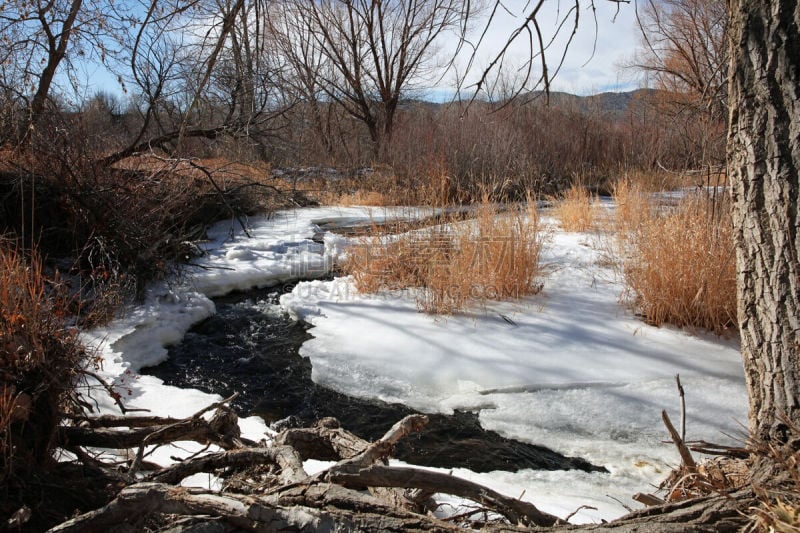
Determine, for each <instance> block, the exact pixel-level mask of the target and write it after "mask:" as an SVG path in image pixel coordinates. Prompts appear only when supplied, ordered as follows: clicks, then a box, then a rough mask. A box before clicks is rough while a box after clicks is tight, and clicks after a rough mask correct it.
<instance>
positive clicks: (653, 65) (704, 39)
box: [635, 0, 729, 121]
mask: <svg viewBox="0 0 800 533" xmlns="http://www.w3.org/2000/svg"><path fill="white" fill-rule="evenodd" d="M637 14H638V17H637V21H638V24H639V28H640V30H641V33H642V41H643V52H642V53H641V54H640V56H639V57H638V58H637V61H636V65H635V66H636V67H638V68H639V69H641V70H643V71H645V72H647V73H649V74H650V78H651V82H652V83H653V84H654V85H655V88H657V89H661V90H662V91H664V92H666V93H669V94H670V95H672V97H673V98H675V99H677V101H676V102H675V103H676V104H677V105H678V106H679V107H681V108H686V107H690V108H691V111H692V112H694V113H696V112H698V111H700V112H703V113H706V114H708V115H709V116H710V117H711V118H712V119H714V120H717V121H724V120H726V119H727V112H728V111H727V109H728V107H727V95H728V62H729V58H728V14H727V11H726V6H725V2H724V0H659V1H656V0H646V2H645V3H644V7H643V9H641V10H637Z"/></svg>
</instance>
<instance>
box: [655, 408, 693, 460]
mask: <svg viewBox="0 0 800 533" xmlns="http://www.w3.org/2000/svg"><path fill="white" fill-rule="evenodd" d="M661 419H662V420H664V425H665V426H667V431H668V432H669V436H670V437H672V442H674V443H675V447H676V448H678V454H680V456H681V462H682V463H683V466H684V467H686V468H687V469H688V470H689V471H690V472H696V471H697V463H695V461H694V457H692V452H690V451H689V448H687V447H686V444H685V443H684V442H683V439H681V436H680V435H679V434H678V431H677V430H676V429H675V426H673V425H672V421H671V420H670V419H669V415H667V412H666V411H661Z"/></svg>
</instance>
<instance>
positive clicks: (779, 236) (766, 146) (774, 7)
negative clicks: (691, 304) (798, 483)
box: [728, 0, 800, 443]
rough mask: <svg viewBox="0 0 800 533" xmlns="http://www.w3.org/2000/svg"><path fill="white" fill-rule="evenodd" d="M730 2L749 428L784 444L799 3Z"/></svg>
mask: <svg viewBox="0 0 800 533" xmlns="http://www.w3.org/2000/svg"><path fill="white" fill-rule="evenodd" d="M728 1H729V7H730V15H731V68H730V124H729V126H730V127H729V134H728V172H729V176H730V179H731V188H732V196H733V223H734V227H735V235H736V261H737V271H738V276H737V278H738V301H739V325H740V328H741V336H742V357H743V359H744V369H745V378H746V380H747V386H748V392H749V394H750V430H751V435H752V436H753V437H756V438H764V439H768V440H770V441H772V442H777V443H781V442H786V440H787V438H788V436H787V426H786V424H785V423H784V422H785V421H786V420H787V419H788V421H790V422H792V423H794V424H800V403H798V402H800V361H798V354H800V266H799V264H798V256H799V255H800V236H799V232H798V230H799V229H800V215H799V214H798V192H799V190H800V185H798V172H799V169H800V33H799V32H798V27H800V4H799V3H798V0H770V1H766V0H764V1H753V0H728ZM782 415H785V418H784V417H783V416H782Z"/></svg>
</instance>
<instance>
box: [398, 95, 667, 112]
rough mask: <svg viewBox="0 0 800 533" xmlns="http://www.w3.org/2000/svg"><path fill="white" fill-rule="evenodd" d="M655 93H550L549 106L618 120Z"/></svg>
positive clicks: (542, 99) (419, 103)
mask: <svg viewBox="0 0 800 533" xmlns="http://www.w3.org/2000/svg"><path fill="white" fill-rule="evenodd" d="M655 92H656V90H655V89H635V90H633V91H626V92H604V93H599V94H593V95H590V96H578V95H575V94H570V93H565V92H560V91H551V92H550V100H549V105H550V106H552V107H556V108H562V109H574V110H576V111H579V112H581V113H589V112H600V113H602V114H607V115H610V116H611V117H613V118H619V117H622V116H623V115H624V114H625V113H626V112H627V111H628V108H629V107H630V105H631V103H633V102H637V101H641V100H643V99H645V98H648V97H650V96H652V95H653V94H655ZM517 101H518V102H525V103H529V104H533V105H537V104H538V105H545V103H546V102H547V98H546V95H545V93H544V91H531V92H529V93H523V94H520V95H519V96H517ZM479 102H481V100H477V101H476V103H479ZM402 105H403V107H406V108H408V107H417V108H424V109H436V108H438V107H439V106H441V105H446V104H443V103H439V102H430V101H427V100H424V99H418V98H414V99H408V100H404V101H403V104H402Z"/></svg>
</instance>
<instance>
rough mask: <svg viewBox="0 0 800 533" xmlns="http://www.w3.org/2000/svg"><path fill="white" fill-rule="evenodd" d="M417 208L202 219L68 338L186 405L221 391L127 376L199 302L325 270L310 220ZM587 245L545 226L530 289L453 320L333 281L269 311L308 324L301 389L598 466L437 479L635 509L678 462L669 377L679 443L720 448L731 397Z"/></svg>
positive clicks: (600, 513)
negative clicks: (189, 247) (204, 231)
mask: <svg viewBox="0 0 800 533" xmlns="http://www.w3.org/2000/svg"><path fill="white" fill-rule="evenodd" d="M422 214H425V215H428V214H431V213H430V212H425V213H423V212H421V211H419V210H409V209H403V208H395V209H367V208H341V209H338V208H320V209H301V210H295V211H291V212H285V213H279V214H277V215H276V216H274V217H272V218H253V219H251V220H250V221H249V224H250V233H251V235H252V238H246V237H244V236H243V235H242V232H241V231H240V229H239V228H237V227H236V226H232V225H231V224H230V223H224V224H219V225H217V226H215V227H214V228H212V229H211V230H210V231H209V236H210V240H209V242H208V243H206V244H205V245H204V246H203V248H204V250H205V252H206V255H205V256H203V257H201V258H199V259H198V260H197V261H196V262H197V266H195V267H194V268H192V269H191V270H190V272H189V273H188V274H187V275H186V276H185V277H184V278H183V279H182V280H180V281H174V282H172V283H171V284H162V285H159V286H154V287H152V288H151V289H150V290H149V291H148V293H147V297H146V301H145V303H144V304H143V305H141V306H138V307H136V308H133V309H128V310H126V312H125V313H124V314H123V315H122V316H121V317H120V318H118V319H117V320H115V321H114V322H112V324H110V325H109V326H108V327H106V328H102V329H97V330H94V331H90V332H86V333H84V340H85V341H86V342H87V343H88V344H90V345H92V346H95V347H96V349H97V353H98V355H99V356H100V360H101V367H102V368H101V370H100V372H99V373H100V374H101V375H102V376H103V377H104V378H105V379H106V380H108V381H109V382H113V383H114V385H115V386H116V387H117V388H118V390H120V391H121V392H122V394H123V400H124V401H125V403H126V405H127V406H129V407H133V408H140V409H148V410H150V412H151V414H154V415H162V416H188V415H191V414H192V413H194V412H196V411H198V410H199V409H201V408H202V407H204V406H206V405H208V404H209V403H212V402H213V401H216V400H219V399H220V398H219V397H217V396H214V395H209V394H205V393H202V392H200V391H197V390H187V389H177V388H174V387H168V386H165V385H164V384H163V382H161V381H160V380H159V379H157V378H154V377H151V376H141V375H139V374H138V370H139V369H140V368H142V367H144V366H148V365H153V364H157V363H158V362H160V361H162V360H163V359H164V357H166V353H167V352H166V346H169V345H170V344H172V343H175V342H178V341H179V340H180V339H181V338H182V337H183V335H184V334H185V332H186V331H187V330H188V329H189V328H190V327H191V326H192V324H194V323H196V322H198V321H200V320H203V319H204V318H206V317H208V316H210V315H211V314H212V313H213V312H214V306H213V303H212V302H211V300H210V299H209V298H210V297H212V296H216V295H221V294H224V293H227V292H230V291H232V290H245V289H249V288H251V287H263V286H267V285H272V284H276V283H281V282H285V281H289V280H295V279H297V278H315V277H320V276H321V275H323V274H325V273H326V272H327V271H328V268H329V266H330V264H331V261H332V260H333V258H334V257H336V256H337V255H338V254H340V253H341V252H342V250H344V249H345V248H346V247H347V246H348V239H346V238H344V237H340V236H335V235H331V234H328V235H326V236H325V237H324V239H323V240H322V242H320V239H316V240H312V239H313V238H314V237H315V236H317V237H318V236H319V227H320V226H321V225H325V226H335V227H348V226H352V225H354V224H359V223H369V222H374V223H381V222H384V221H386V220H390V219H393V218H411V217H415V216H420V215H422ZM231 233H233V237H231ZM591 244H592V239H591V238H590V237H589V236H587V235H582V234H574V233H572V234H565V233H561V232H555V233H554V235H553V238H552V242H551V243H550V244H549V245H548V247H547V248H546V250H545V256H544V261H545V262H546V263H548V264H549V265H550V269H551V272H550V275H549V277H548V278H547V279H546V281H545V288H544V292H543V293H542V294H541V295H538V296H535V297H531V298H526V299H523V300H520V301H517V302H505V303H495V304H491V305H489V306H488V307H487V308H486V309H483V310H476V311H475V312H474V313H471V314H465V315H460V316H456V317H449V318H436V317H432V316H429V315H425V314H421V313H419V312H417V307H416V303H415V299H414V294H413V292H411V291H397V292H391V293H385V294H380V295H360V294H357V293H356V292H355V290H354V289H353V286H352V284H351V282H350V280H348V279H335V280H333V281H319V280H316V281H308V282H303V283H299V284H298V285H297V286H296V287H295V289H294V291H293V292H292V293H290V294H287V295H285V296H283V298H282V299H281V304H282V305H283V307H284V308H285V309H286V310H287V311H288V312H290V313H291V314H292V315H293V316H295V317H296V318H300V319H303V320H307V321H308V322H310V323H311V324H312V325H313V329H312V330H311V333H312V334H313V336H314V338H313V339H311V340H309V341H308V342H306V343H305V344H304V345H303V347H302V349H301V354H302V355H304V356H307V357H309V358H310V359H311V362H312V364H313V375H312V377H313V379H314V380H315V381H316V382H318V383H321V384H325V385H327V386H330V387H332V388H334V389H337V390H339V391H342V392H345V393H348V394H351V395H354V396H360V397H365V398H380V399H383V400H387V401H399V402H403V403H405V404H408V405H410V406H413V407H415V408H418V409H420V410H423V411H427V412H445V413H447V412H451V411H452V410H454V409H474V410H480V420H481V423H482V424H483V425H484V427H486V428H487V429H494V430H496V431H498V432H500V433H501V434H503V435H505V436H508V437H512V438H515V439H518V440H522V441H527V442H531V443H534V444H541V445H545V446H548V447H550V448H552V449H554V450H556V451H558V452H561V453H564V454H566V455H576V456H581V457H583V458H585V459H588V460H589V461H592V462H594V463H595V464H601V465H604V466H605V467H606V468H607V469H608V470H609V472H610V473H608V474H587V473H583V472H571V471H569V472H539V471H530V470H523V471H520V472H517V473H509V472H493V473H489V474H475V473H472V472H469V471H463V470H456V471H455V472H454V473H456V474H458V475H463V476H464V477H467V478H470V479H475V480H477V481H480V482H482V483H485V484H487V485H489V486H491V487H492V488H495V489H496V490H499V491H501V492H504V493H506V494H509V495H513V496H517V495H519V494H521V493H523V492H524V496H523V497H524V498H525V499H528V500H530V501H532V502H534V503H536V504H537V505H539V506H541V507H542V508H543V509H544V510H545V511H548V512H551V513H553V514H557V515H559V516H566V515H567V514H569V513H571V512H572V511H573V510H575V509H576V508H577V507H579V506H580V505H585V504H589V505H593V506H595V507H597V509H598V510H597V511H591V510H585V511H581V512H580V513H579V514H578V515H576V518H575V519H574V520H575V521H599V520H601V519H611V518H614V517H616V516H619V515H621V514H623V513H624V512H625V509H624V508H623V507H622V505H620V504H619V503H618V502H617V501H615V498H616V499H618V500H620V501H623V502H626V503H628V504H629V505H633V506H635V505H637V504H635V503H633V502H632V501H631V500H630V496H631V495H632V494H633V493H635V492H638V491H642V490H647V488H648V485H649V484H656V483H658V482H659V481H660V480H661V479H662V478H663V477H664V475H665V474H666V471H667V468H668V467H669V466H670V465H671V464H673V463H675V462H677V460H678V459H677V457H676V455H675V453H674V451H673V449H672V447H671V446H670V445H665V444H663V443H662V442H661V441H662V440H663V439H665V438H666V433H665V431H664V430H663V428H662V426H661V421H660V410H661V409H664V408H666V409H667V410H669V411H670V413H672V414H674V416H675V417H677V413H676V412H675V411H676V407H677V404H678V399H677V393H676V388H675V383H674V375H675V374H676V373H680V375H681V379H682V382H683V383H684V386H685V388H686V394H687V406H688V421H687V437H688V438H689V439H707V440H711V441H715V442H724V441H725V440H726V437H725V436H724V435H723V432H724V433H727V434H731V435H735V434H737V433H738V431H739V429H740V426H739V421H741V422H744V421H745V420H746V414H747V412H746V398H747V396H746V392H745V387H744V380H743V371H742V366H741V362H740V359H739V354H738V346H737V344H736V343H735V342H733V341H725V340H721V339H718V338H713V337H709V336H704V335H692V334H689V333H686V332H682V331H677V330H674V329H671V328H660V329H659V328H653V327H650V326H647V325H645V324H643V323H642V322H641V321H639V320H637V319H636V318H635V317H633V316H632V315H631V314H630V313H629V312H628V311H627V310H625V309H624V308H623V307H621V306H620V304H619V303H618V297H619V293H620V291H621V286H620V284H619V283H618V281H617V280H615V279H614V275H613V272H611V271H609V270H608V269H606V268H604V267H603V266H602V262H601V261H600V255H599V253H598V252H597V251H595V250H594V249H593V247H592V245H591ZM94 396H95V397H96V400H97V403H98V406H99V407H100V410H101V412H117V410H116V407H115V406H114V405H113V402H111V401H110V400H109V399H108V398H106V395H105V394H104V393H98V394H94ZM242 422H243V430H244V433H245V435H246V436H247V437H249V438H252V439H255V440H259V439H261V438H263V437H265V436H266V434H267V433H268V430H267V428H266V427H265V425H264V423H263V421H261V419H259V418H256V417H253V418H249V419H244V420H243V421H242ZM183 444H185V445H183ZM183 444H182V445H181V449H175V448H170V447H165V448H162V449H160V450H159V451H158V452H157V453H156V454H155V455H153V456H152V457H149V458H148V459H149V460H152V461H155V462H158V463H162V464H166V463H169V462H170V461H171V459H170V458H169V457H170V455H177V456H182V457H185V456H188V455H189V454H191V453H193V452H194V451H196V450H197V449H198V448H199V447H198V446H196V445H193V444H191V443H183ZM309 466H312V465H309ZM313 468H314V469H315V470H316V469H319V468H324V465H317V464H315V465H313ZM193 482H194V483H197V484H200V485H201V486H206V485H208V484H209V483H212V485H213V483H214V480H213V479H209V478H207V477H202V476H201V477H199V478H197V479H195V480H193Z"/></svg>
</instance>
